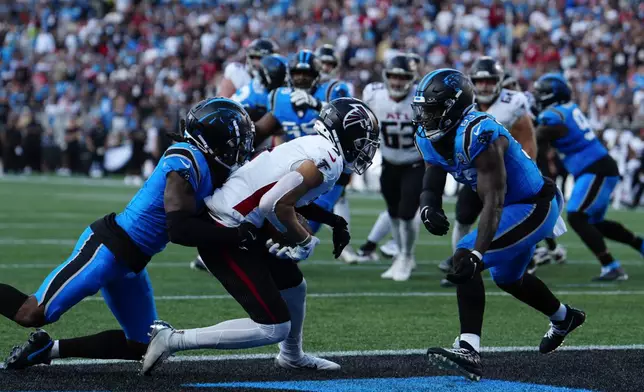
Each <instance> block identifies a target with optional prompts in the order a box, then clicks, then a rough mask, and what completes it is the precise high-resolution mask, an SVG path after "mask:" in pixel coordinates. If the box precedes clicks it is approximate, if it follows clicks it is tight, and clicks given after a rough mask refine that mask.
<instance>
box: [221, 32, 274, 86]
mask: <svg viewBox="0 0 644 392" xmlns="http://www.w3.org/2000/svg"><path fill="white" fill-rule="evenodd" d="M278 50H279V48H278V46H277V44H276V43H275V42H274V41H273V40H270V39H265V38H259V39H256V40H254V41H253V42H251V43H250V45H248V47H247V48H246V64H241V63H237V62H234V63H229V64H228V65H227V66H226V68H225V69H224V77H223V78H222V80H221V82H220V83H219V87H218V88H217V96H219V97H225V98H230V97H231V96H232V95H233V94H235V91H237V90H239V89H240V88H242V87H244V86H245V85H247V84H248V83H250V82H251V81H252V80H253V77H254V76H255V75H254V73H255V70H256V69H257V67H258V66H259V62H260V61H261V60H262V58H263V57H264V56H266V55H269V54H273V53H277V52H278Z"/></svg>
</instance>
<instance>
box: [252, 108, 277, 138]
mask: <svg viewBox="0 0 644 392" xmlns="http://www.w3.org/2000/svg"><path fill="white" fill-rule="evenodd" d="M279 125H280V124H279V122H278V121H277V119H276V118H275V116H274V115H273V113H271V112H267V113H266V114H264V115H263V116H262V118H260V119H259V120H258V121H257V122H256V123H255V133H256V134H257V139H258V140H261V139H263V138H265V137H267V136H270V135H271V134H272V133H273V131H274V130H275V128H277V127H278V126H279Z"/></svg>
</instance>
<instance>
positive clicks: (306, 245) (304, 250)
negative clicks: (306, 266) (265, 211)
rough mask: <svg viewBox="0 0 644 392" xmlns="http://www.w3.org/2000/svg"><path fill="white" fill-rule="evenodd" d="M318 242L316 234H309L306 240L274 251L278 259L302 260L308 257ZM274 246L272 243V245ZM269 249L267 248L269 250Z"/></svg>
mask: <svg viewBox="0 0 644 392" xmlns="http://www.w3.org/2000/svg"><path fill="white" fill-rule="evenodd" d="M319 243H320V240H319V239H318V237H316V236H312V235H310V236H309V237H308V238H307V239H306V240H304V241H302V242H300V243H299V244H297V245H296V246H285V247H282V248H281V249H279V250H278V251H277V253H275V256H276V257H277V258H278V259H291V260H293V261H296V262H297V261H302V260H305V259H308V258H309V257H311V255H312V254H313V250H314V249H315V247H316V246H317V244H319ZM273 246H274V245H273ZM270 251H271V250H270V249H269V252H270Z"/></svg>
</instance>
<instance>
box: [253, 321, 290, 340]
mask: <svg viewBox="0 0 644 392" xmlns="http://www.w3.org/2000/svg"><path fill="white" fill-rule="evenodd" d="M257 325H258V327H259V329H260V330H261V331H262V333H263V334H264V337H265V338H266V339H267V340H268V341H269V342H270V343H268V344H274V343H279V342H281V341H283V340H284V339H286V338H287V337H288V334H289V333H290V332H291V321H286V322H283V323H279V324H257Z"/></svg>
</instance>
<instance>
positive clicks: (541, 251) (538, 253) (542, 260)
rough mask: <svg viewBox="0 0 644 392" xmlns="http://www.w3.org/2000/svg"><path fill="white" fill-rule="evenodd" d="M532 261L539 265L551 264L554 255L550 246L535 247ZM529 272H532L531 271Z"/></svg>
mask: <svg viewBox="0 0 644 392" xmlns="http://www.w3.org/2000/svg"><path fill="white" fill-rule="evenodd" d="M553 252H554V251H553ZM532 261H533V262H534V264H535V266H537V267H538V266H542V265H546V264H550V263H551V262H552V255H551V253H550V251H549V250H548V248H546V247H545V246H540V247H538V248H537V249H535V251H534V254H533V255H532ZM535 269H536V268H535ZM528 273H529V274H531V272H528Z"/></svg>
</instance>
